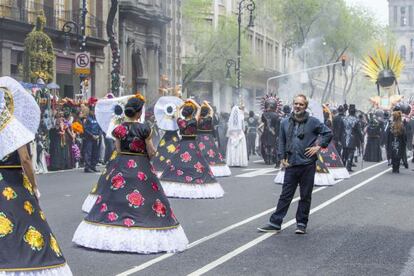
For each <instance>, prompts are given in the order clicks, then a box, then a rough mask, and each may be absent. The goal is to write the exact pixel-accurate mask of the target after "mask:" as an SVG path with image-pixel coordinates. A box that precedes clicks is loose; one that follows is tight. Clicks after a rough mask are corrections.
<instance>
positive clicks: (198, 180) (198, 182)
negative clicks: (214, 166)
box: [196, 178, 204, 184]
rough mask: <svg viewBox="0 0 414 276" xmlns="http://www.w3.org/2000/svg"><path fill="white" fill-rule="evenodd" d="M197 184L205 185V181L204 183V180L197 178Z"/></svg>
mask: <svg viewBox="0 0 414 276" xmlns="http://www.w3.org/2000/svg"><path fill="white" fill-rule="evenodd" d="M196 183H197V184H203V183H204V181H203V179H200V178H197V179H196Z"/></svg>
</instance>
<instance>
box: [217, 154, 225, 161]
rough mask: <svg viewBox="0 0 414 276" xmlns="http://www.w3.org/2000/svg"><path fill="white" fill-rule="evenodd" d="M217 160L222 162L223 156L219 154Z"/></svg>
mask: <svg viewBox="0 0 414 276" xmlns="http://www.w3.org/2000/svg"><path fill="white" fill-rule="evenodd" d="M218 158H219V159H220V161H223V160H224V158H223V155H222V154H221V153H219V154H218Z"/></svg>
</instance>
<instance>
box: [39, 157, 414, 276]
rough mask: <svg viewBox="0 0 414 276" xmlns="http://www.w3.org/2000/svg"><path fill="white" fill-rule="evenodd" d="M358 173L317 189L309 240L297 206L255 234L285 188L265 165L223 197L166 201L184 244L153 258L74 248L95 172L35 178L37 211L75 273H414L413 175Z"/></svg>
mask: <svg viewBox="0 0 414 276" xmlns="http://www.w3.org/2000/svg"><path fill="white" fill-rule="evenodd" d="M364 168H365V169H364V170H363V171H360V172H357V173H355V174H354V175H353V176H352V177H351V178H350V179H348V180H344V181H341V182H338V183H337V184H336V185H335V186H333V187H326V188H318V187H315V189H314V195H313V199H312V214H311V217H310V222H309V225H308V234H307V235H295V234H294V230H295V224H294V217H295V212H296V207H297V202H294V203H292V207H291V208H290V210H289V212H288V215H287V217H286V219H285V222H284V225H283V228H284V229H283V231H282V232H281V233H279V234H277V235H269V234H262V233H258V232H257V230H256V227H258V226H261V225H263V224H266V223H267V220H268V218H269V214H270V212H271V211H272V210H273V208H274V206H275V204H276V200H277V199H278V196H279V194H280V191H281V186H280V185H276V184H274V183H273V178H274V176H275V173H276V170H274V169H273V168H272V167H269V166H265V165H264V164H263V163H261V162H251V165H250V166H249V168H247V169H240V168H236V169H232V173H233V176H232V177H228V178H220V179H219V182H220V183H221V184H222V186H223V188H224V190H225V192H226V194H225V196H224V198H222V199H215V200H188V199H187V200H185V199H171V204H172V206H173V209H174V212H175V214H176V216H177V218H178V220H179V221H180V223H181V224H182V226H183V228H184V230H185V232H186V234H187V237H188V239H189V240H190V248H189V249H188V250H187V251H185V252H182V253H179V254H154V255H139V254H130V253H113V252H102V251H94V250H87V249H85V248H81V247H77V246H76V245H74V244H72V242H71V239H72V235H73V233H74V231H75V229H76V227H77V226H78V224H79V223H80V222H81V220H82V218H83V216H84V214H83V213H82V211H81V205H82V203H83V200H84V199H85V197H86V196H87V194H88V193H89V190H90V189H91V187H92V185H93V184H94V183H95V182H96V181H97V179H98V177H99V175H98V174H85V173H83V172H82V171H69V172H59V173H51V174H47V175H41V176H39V177H38V180H39V184H40V189H41V193H42V197H41V205H42V207H43V209H44V212H45V213H46V216H47V219H48V222H49V224H50V225H51V227H52V229H53V232H54V234H55V235H56V236H57V238H58V241H59V243H60V246H61V248H62V250H63V253H64V255H65V257H66V259H67V261H68V263H69V265H70V267H71V269H72V271H73V273H74V275H82V276H83V275H88V276H89V275H157V276H161V275H188V274H191V273H193V274H192V275H201V274H205V275H404V276H406V275H407V276H408V275H414V219H413V216H412V212H413V210H414V200H413V199H414V181H413V177H414V172H413V171H411V169H410V170H406V169H401V173H400V174H399V175H395V174H391V172H390V171H388V169H389V168H388V167H387V166H386V164H385V163H378V164H373V163H365V164H364ZM358 169H360V167H358ZM211 235H212V236H211Z"/></svg>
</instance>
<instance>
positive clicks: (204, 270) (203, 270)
mask: <svg viewBox="0 0 414 276" xmlns="http://www.w3.org/2000/svg"><path fill="white" fill-rule="evenodd" d="M390 170H391V169H387V170H385V171H382V172H380V173H378V174H376V175H374V176H372V177H370V178H368V179H367V180H365V181H363V182H361V183H359V184H358V185H355V186H353V187H352V188H350V189H348V190H346V191H344V192H342V193H340V194H338V195H336V196H334V197H333V198H331V199H329V200H327V201H325V202H324V203H322V204H320V205H318V206H317V207H315V208H313V209H311V211H310V214H313V213H316V212H318V211H319V210H321V209H323V208H325V207H326V206H329V205H331V204H332V203H334V202H335V201H338V200H339V199H341V198H343V197H345V196H346V195H348V194H350V193H352V192H353V191H355V190H358V189H359V188H361V187H363V186H365V185H366V184H368V183H369V182H371V181H372V180H374V179H377V178H378V177H380V176H382V175H383V174H385V173H387V172H389V171H390ZM295 222H296V219H292V220H290V221H288V222H286V223H284V224H283V225H282V229H285V228H287V227H289V226H291V225H293V224H295ZM273 235H274V233H266V234H262V235H261V236H260V237H258V238H256V239H254V240H252V241H250V242H248V243H246V244H245V245H243V246H240V247H239V248H237V249H235V250H233V251H231V252H229V253H227V254H226V255H224V256H222V257H220V258H218V259H217V260H215V261H213V262H211V263H209V264H207V265H205V266H203V267H202V268H200V269H198V270H196V271H194V272H192V273H190V274H188V276H198V275H203V274H204V273H207V272H209V271H210V270H212V269H214V268H216V267H218V266H220V265H222V264H223V263H225V262H227V261H229V260H230V259H232V258H234V257H236V256H237V255H240V254H241V253H243V252H244V251H246V250H247V249H249V248H251V247H253V246H255V245H257V244H259V243H261V242H262V241H264V240H266V239H268V238H270V237H271V236H273Z"/></svg>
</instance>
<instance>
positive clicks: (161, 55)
mask: <svg viewBox="0 0 414 276" xmlns="http://www.w3.org/2000/svg"><path fill="white" fill-rule="evenodd" d="M180 32H181V0H162V1H161V0H135V1H130V0H128V1H125V0H123V1H120V2H119V41H120V50H121V68H122V69H121V74H122V76H123V93H124V94H131V93H134V92H135V91H140V92H142V93H143V94H145V95H146V97H147V99H148V101H149V102H154V101H155V100H156V98H157V97H158V96H159V92H158V91H159V87H160V79H161V76H164V75H165V76H166V77H164V78H166V79H168V82H169V83H170V85H174V84H177V83H179V82H180V79H181V58H180V49H181V47H180V41H181V33H180Z"/></svg>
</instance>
